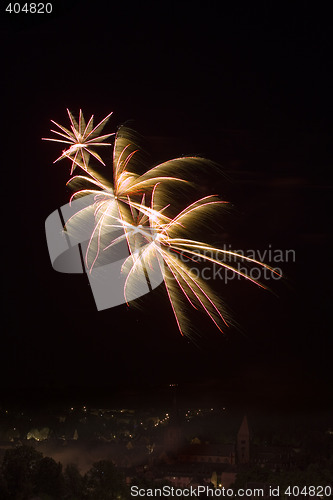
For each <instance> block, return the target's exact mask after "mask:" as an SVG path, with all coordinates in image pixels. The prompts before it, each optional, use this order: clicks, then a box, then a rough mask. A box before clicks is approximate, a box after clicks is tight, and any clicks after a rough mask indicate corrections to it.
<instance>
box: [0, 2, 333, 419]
mask: <svg viewBox="0 0 333 500" xmlns="http://www.w3.org/2000/svg"><path fill="white" fill-rule="evenodd" d="M67 4H70V6H68V5H67ZM221 5H222V8H221V9H218V8H217V6H218V3H217V2H193V1H192V2H171V1H170V2H155V3H151V4H149V3H147V2H138V3H137V4H132V3H131V2H112V1H110V2H98V1H97V2H92V1H80V2H79V1H70V2H59V1H57V2H56V5H54V6H53V13H52V14H51V15H47V14H43V15H42V14H40V15H37V14H35V15H33V14H20V15H18V14H14V13H13V14H8V13H5V12H4V4H2V7H1V9H2V12H1V17H2V21H1V31H2V37H3V40H2V42H1V52H2V76H1V85H2V98H3V99H2V101H3V102H2V107H1V109H2V123H3V126H4V128H3V132H2V135H1V139H2V140H1V163H2V169H1V171H2V179H4V181H3V183H2V184H3V194H4V197H5V201H4V203H3V205H2V207H3V212H2V213H3V215H4V217H3V238H2V241H3V243H2V247H3V250H4V256H3V260H2V268H3V272H4V275H5V280H4V287H3V289H4V293H3V301H4V302H5V308H4V311H3V313H2V323H3V325H4V327H3V328H2V333H1V351H0V356H1V358H0V370H1V376H0V389H1V392H0V404H1V401H2V400H3V401H7V400H8V401H9V400H10V401H12V402H15V403H16V404H21V403H22V405H26V404H29V403H31V404H32V403H34V402H41V401H42V402H43V404H44V403H46V404H49V403H50V404H51V403H52V402H53V401H58V402H59V401H60V402H61V401H65V400H66V401H67V400H74V399H77V400H78V401H87V402H90V401H91V402H93V401H103V402H105V404H108V403H109V404H110V406H112V404H113V403H114V401H115V399H112V398H114V397H116V396H115V395H118V396H117V397H119V398H122V401H123V402H124V404H126V405H127V406H131V404H137V403H138V401H141V403H142V404H143V405H144V404H147V405H148V404H150V403H151V401H152V400H153V399H154V394H155V396H156V394H161V397H163V387H165V386H167V385H168V384H169V383H178V384H179V391H180V393H181V397H182V398H184V399H186V398H187V400H188V401H191V402H193V404H194V403H197V402H200V403H203V404H206V403H207V404H211V403H213V402H214V403H215V402H216V403H217V404H221V405H222V404H223V403H224V402H225V401H227V402H229V403H230V404H238V405H244V406H247V405H251V404H252V405H254V406H255V405H257V406H258V407H259V406H260V407H261V406H263V407H265V406H273V407H274V408H283V409H288V408H291V407H292V408H310V409H312V410H314V411H316V410H317V409H320V408H328V407H331V406H332V400H333V398H332V389H331V387H332V384H333V376H332V373H333V368H332V353H331V352H332V333H331V301H330V295H331V281H330V279H329V276H328V275H329V273H330V271H331V246H330V243H329V232H330V226H331V218H330V216H329V208H330V203H329V202H330V199H331V198H330V197H331V195H332V190H331V186H332V185H331V184H330V181H329V175H330V173H331V168H332V156H331V154H330V152H329V147H330V146H331V139H332V137H331V131H332V113H331V109H330V97H331V88H332V81H331V77H332V68H331V67H330V57H329V56H330V54H329V52H330V50H329V47H330V40H329V33H330V27H329V25H328V18H329V16H328V11H325V10H324V9H323V4H322V5H321V6H320V4H319V5H318V4H315V3H311V2H302V6H301V7H300V6H297V4H294V5H292V6H291V5H288V4H287V3H286V4H285V5H284V6H283V5H281V4H277V3H273V2H255V3H251V2H243V3H242V2H228V3H227V2H223V3H222V4H221ZM67 107H68V108H69V109H70V110H71V111H72V112H73V113H74V114H77V113H78V111H79V109H80V108H82V109H83V111H84V113H85V116H90V114H92V113H94V114H95V115H96V118H97V119H98V118H100V119H102V118H103V117H104V116H105V115H106V114H108V113H109V112H110V111H113V113H114V114H113V116H112V117H111V119H110V121H109V124H108V126H107V129H106V130H107V131H110V132H113V131H115V130H116V129H117V127H118V126H120V125H121V124H122V123H124V122H127V121H128V124H129V125H130V126H132V127H133V128H134V129H136V130H137V131H138V132H139V133H140V134H142V135H143V136H144V137H145V139H146V146H147V149H148V150H149V152H150V154H151V165H154V164H156V163H157V162H160V161H163V160H167V159H169V158H172V157H175V156H180V155H200V156H204V157H207V158H210V159H212V160H214V161H216V162H217V163H218V164H219V165H221V172H223V175H222V174H221V175H215V174H214V175H215V177H214V176H211V174H210V173H208V172H207V176H206V178H205V180H204V182H201V183H200V196H203V195H204V194H201V193H205V194H211V193H213V194H214V193H218V194H219V195H220V196H221V197H222V198H223V199H226V200H228V201H230V202H231V205H232V207H231V210H230V212H229V213H228V214H223V216H221V217H222V219H221V221H218V223H219V225H218V227H219V229H214V231H215V233H214V238H215V241H219V242H220V244H223V243H227V244H229V243H230V244H232V246H233V247H234V248H236V249H259V250H264V249H267V248H268V247H269V245H271V247H272V248H275V249H281V250H286V249H293V250H295V255H296V259H295V262H287V263H283V264H281V268H282V269H283V273H284V276H285V279H284V280H283V281H282V280H281V281H276V282H272V281H271V282H269V283H268V286H269V287H270V289H271V292H268V291H263V290H261V289H259V288H257V287H255V286H254V285H251V284H248V283H244V282H241V281H236V282H233V283H230V284H228V285H227V286H222V284H221V283H219V284H217V285H216V286H217V287H218V289H217V291H218V293H221V294H222V296H223V297H224V299H225V301H226V303H227V305H228V306H229V308H230V310H231V311H232V314H233V317H234V319H235V321H236V322H237V327H235V328H231V329H229V330H228V331H227V333H226V335H225V336H222V335H221V334H220V333H219V332H218V331H217V330H216V329H215V328H214V326H213V324H211V323H210V322H209V320H208V319H207V320H206V318H204V317H199V316H197V315H195V316H193V320H194V322H195V324H196V329H197V330H198V331H199V333H200V334H201V335H200V338H199V339H198V341H197V342H196V343H193V342H188V340H187V339H186V338H183V337H181V335H180V334H179V332H178V330H177V326H176V323H175V321H174V318H173V316H172V311H171V308H170V305H169V304H168V301H167V298H166V296H165V293H164V292H163V290H158V291H156V293H155V292H154V293H152V294H150V295H149V296H146V297H145V298H144V300H142V301H141V303H140V307H139V308H136V307H135V308H132V307H131V308H128V307H127V306H126V305H124V306H119V307H117V308H114V309H109V310H105V311H102V312H97V310H96V307H95V304H94V301H93V297H92V294H91V290H90V289H89V285H88V280H87V277H86V276H84V275H65V274H60V273H56V272H55V271H54V270H53V269H52V266H51V263H50V260H49V256H48V250H47V245H46V239H45V230H44V224H45V219H46V218H47V216H48V215H49V214H50V213H51V212H53V211H54V210H56V209H57V208H58V207H60V206H62V205H64V204H65V203H67V202H68V199H69V196H70V192H69V190H68V189H67V188H66V187H65V183H66V182H67V180H68V178H69V164H68V163H66V162H60V163H58V164H56V165H53V164H52V162H53V161H54V159H55V158H56V156H57V155H59V154H60V151H61V150H60V148H61V145H60V146H59V147H57V146H55V145H54V144H52V143H46V142H42V141H41V137H48V136H50V132H49V130H50V126H51V123H50V120H51V119H53V120H55V121H56V122H58V123H61V124H64V125H65V126H67V120H68V118H67V114H66V108H67ZM175 196H177V193H175ZM199 236H202V234H201V235H200V234H199ZM161 288H162V287H161ZM156 401H158V396H156Z"/></svg>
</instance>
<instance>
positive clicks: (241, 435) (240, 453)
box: [237, 415, 250, 464]
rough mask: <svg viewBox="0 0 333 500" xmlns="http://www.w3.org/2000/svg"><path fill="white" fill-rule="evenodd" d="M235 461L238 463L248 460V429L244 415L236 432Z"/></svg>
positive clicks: (246, 462)
mask: <svg viewBox="0 0 333 500" xmlns="http://www.w3.org/2000/svg"><path fill="white" fill-rule="evenodd" d="M237 461H238V463H239V464H248V463H249V461H250V430H249V424H248V422H247V418H246V415H244V417H243V420H242V423H241V426H240V428H239V431H238V434H237Z"/></svg>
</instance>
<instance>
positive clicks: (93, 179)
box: [66, 127, 187, 271]
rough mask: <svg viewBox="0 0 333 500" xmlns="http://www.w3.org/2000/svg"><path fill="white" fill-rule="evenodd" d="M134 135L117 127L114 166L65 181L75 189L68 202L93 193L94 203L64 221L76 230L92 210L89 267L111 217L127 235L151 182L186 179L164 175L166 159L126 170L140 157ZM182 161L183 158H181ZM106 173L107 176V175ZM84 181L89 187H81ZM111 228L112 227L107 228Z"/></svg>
mask: <svg viewBox="0 0 333 500" xmlns="http://www.w3.org/2000/svg"><path fill="white" fill-rule="evenodd" d="M131 139H133V132H132V131H131V130H130V129H128V128H127V127H120V129H119V130H118V132H117V134H116V138H115V144H114V151H113V169H112V172H110V171H108V172H106V173H104V172H103V173H100V172H98V173H97V172H95V171H93V170H92V169H91V168H89V170H87V173H88V174H89V177H88V176H87V175H76V176H73V177H72V178H71V179H70V180H69V181H68V182H67V185H68V186H70V187H71V188H72V189H73V190H74V191H75V192H74V194H73V195H72V196H71V199H70V202H71V201H72V200H73V199H76V198H78V197H81V196H85V195H93V196H94V203H93V204H92V205H90V206H88V207H85V208H84V209H82V210H80V211H79V212H78V213H77V214H75V215H74V216H73V217H72V218H71V219H70V220H69V221H68V222H67V223H66V228H67V230H73V229H74V231H75V227H74V226H73V224H84V223H85V217H89V216H90V215H91V212H92V211H93V212H94V217H95V227H94V230H93V233H92V235H91V238H90V240H89V244H88V248H87V252H86V265H87V267H88V269H89V270H90V271H91V270H92V268H93V266H94V265H95V264H96V262H97V259H98V256H99V255H100V251H101V249H103V248H105V242H106V241H107V238H108V237H109V235H110V232H112V228H114V227H115V226H114V221H115V220H121V221H122V223H123V229H124V231H125V234H126V235H128V232H129V228H130V226H131V224H132V223H133V217H134V210H138V211H139V212H140V208H143V209H144V208H145V205H144V203H145V198H146V196H149V193H151V191H152V190H153V188H154V186H155V185H156V184H158V183H162V182H163V185H164V186H168V187H169V189H171V185H172V184H173V183H174V182H178V183H183V184H186V182H187V181H185V180H184V179H181V178H179V177H174V176H171V175H166V174H167V171H168V165H167V163H168V162H165V163H162V164H160V165H157V166H155V167H153V168H151V169H150V170H148V171H147V172H145V173H144V174H142V175H139V174H137V173H134V172H133V170H132V169H131V170H129V167H132V164H133V169H136V168H138V167H139V166H140V165H138V164H139V163H140V161H141V158H140V157H139V159H137V161H135V160H136V157H135V155H136V154H138V153H139V149H137V148H136V146H135V142H134V141H133V140H132V142H130V140H131ZM138 156H139V155H138ZM181 161H182V162H183V161H184V158H182V159H181ZM107 173H109V174H110V175H109V177H108V176H107ZM87 184H88V185H89V184H90V185H92V186H91V187H88V188H87V187H84V188H83V189H81V187H82V186H87ZM110 228H111V229H110ZM131 241H132V240H131V239H130V238H129V237H128V245H129V248H130V250H131V251H132V244H131Z"/></svg>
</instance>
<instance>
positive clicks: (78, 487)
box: [64, 464, 85, 500]
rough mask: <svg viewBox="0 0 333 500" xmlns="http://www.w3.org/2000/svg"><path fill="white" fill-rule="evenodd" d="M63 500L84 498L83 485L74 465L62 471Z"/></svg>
mask: <svg viewBox="0 0 333 500" xmlns="http://www.w3.org/2000/svg"><path fill="white" fill-rule="evenodd" d="M64 480H65V491H66V494H65V498H66V499H67V500H81V499H82V498H84V492H85V484H84V480H83V477H82V476H81V474H80V472H79V470H78V468H77V467H76V465H73V464H71V465H67V467H66V469H65V471H64Z"/></svg>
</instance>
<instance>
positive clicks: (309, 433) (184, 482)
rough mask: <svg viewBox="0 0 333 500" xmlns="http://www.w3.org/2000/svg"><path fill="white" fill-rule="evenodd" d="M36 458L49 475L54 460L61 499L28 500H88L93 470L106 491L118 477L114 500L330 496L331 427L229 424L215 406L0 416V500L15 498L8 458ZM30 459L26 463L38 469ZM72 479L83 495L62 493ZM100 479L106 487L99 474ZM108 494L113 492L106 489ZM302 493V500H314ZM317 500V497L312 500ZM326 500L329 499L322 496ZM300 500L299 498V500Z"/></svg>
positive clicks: (231, 417) (241, 420) (243, 420)
mask: <svg viewBox="0 0 333 500" xmlns="http://www.w3.org/2000/svg"><path fill="white" fill-rule="evenodd" d="M317 420H318V419H317ZM28 450H30V452H28ZM35 452H36V453H37V454H38V457H39V461H43V460H45V458H46V457H47V458H48V460H49V462H48V463H49V466H50V463H51V462H50V460H52V464H53V469H52V467H50V471H51V470H53V476H52V477H53V479H54V471H55V470H56V466H57V471H58V473H57V474H58V476H59V477H58V476H57V477H58V479H59V481H60V482H61V484H62V488H63V489H62V490H61V488H60V483H59V484H58V486H55V485H54V486H53V490H56V491H60V490H61V491H62V493H61V494H60V493H59V495H60V496H52V494H53V495H55V493H54V491H53V492H52V491H49V492H48V493H47V494H48V495H49V496H45V495H44V496H43V494H42V492H40V488H39V490H38V488H37V490H38V491H39V493H38V491H37V490H36V488H35V490H34V491H35V497H33V496H32V497H31V498H42V499H43V498H47V499H49V498H68V499H75V498H77V499H79V498H82V499H84V498H98V497H97V496H89V491H90V494H91V492H92V491H94V487H92V486H91V481H90V483H89V481H88V479H87V478H90V479H91V476H93V472H92V471H94V473H95V476H96V474H97V476H98V473H97V472H96V471H101V470H102V469H103V467H104V468H105V467H109V468H110V467H111V468H112V471H113V472H112V474H111V475H110V481H111V483H112V484H113V485H114V484H115V479H114V478H115V476H114V474H118V476H117V477H118V478H121V481H120V483H121V484H122V485H123V488H124V489H122V490H121V491H122V493H121V494H120V496H119V495H118V496H117V498H118V499H119V498H122V497H124V498H125V497H126V495H127V496H128V495H129V491H130V486H131V485H141V486H142V485H145V486H144V488H146V489H147V488H148V487H150V488H153V486H154V487H156V485H157V486H158V485H160V486H161V485H169V486H173V487H175V488H178V489H179V488H180V489H184V488H188V487H190V486H191V487H192V488H195V487H198V486H207V487H208V486H209V487H210V488H213V489H222V488H225V489H228V490H230V491H231V489H233V490H234V491H236V490H237V489H239V488H247V489H248V490H249V491H251V488H252V489H256V488H257V489H260V491H262V492H263V495H261V496H264V497H269V496H270V495H269V490H268V489H269V487H271V488H272V487H274V486H279V487H280V488H281V491H279V496H280V497H281V498H284V496H283V494H281V492H282V493H283V491H285V489H286V488H287V487H288V486H289V485H291V486H294V487H296V486H297V487H299V488H304V487H310V486H313V487H317V486H322V487H326V490H325V491H326V493H327V492H330V494H331V493H332V492H333V484H332V479H333V426H331V427H330V425H329V418H328V417H327V418H323V419H321V420H320V419H319V422H317V424H314V423H313V421H312V420H311V418H310V417H309V419H308V421H306V418H305V417H304V418H302V416H295V417H294V419H293V420H292V421H291V420H290V421H288V419H283V418H280V417H279V416H270V417H269V418H268V417H265V418H261V419H260V417H258V416H255V415H252V417H251V416H250V415H247V414H245V413H244V414H241V413H240V412H238V414H237V415H236V414H235V412H232V410H231V409H229V408H227V407H223V406H221V407H218V408H216V407H215V408H187V409H185V408H179V407H178V405H177V402H176V401H175V402H174V404H173V405H172V407H170V408H169V409H158V410H154V409H149V410H142V409H126V408H121V409H109V408H91V407H88V406H71V407H68V408H65V409H62V410H61V411H58V412H54V411H52V412H49V413H48V412H37V411H20V412H19V411H17V410H16V411H13V410H11V409H10V408H1V409H0V463H2V466H1V469H0V470H1V473H0V493H1V491H2V490H1V487H2V488H3V491H4V494H2V495H0V498H1V499H2V498H4V499H5V498H21V497H19V496H17V497H16V496H13V495H12V496H11V492H10V487H11V485H10V484H11V483H10V481H11V475H10V474H12V469H10V471H11V472H8V471H9V469H8V467H9V466H8V463H11V462H10V460H11V459H12V460H14V459H15V463H16V464H17V463H19V462H20V460H23V462H24V463H25V464H26V463H27V460H28V458H27V456H28V457H30V455H29V453H30V454H31V453H35ZM22 457H23V458H22ZM36 457H37V455H36V456H35V458H34V464H36V463H37V462H38V460H37V458H36ZM43 457H44V458H43ZM28 461H29V460H28ZM38 463H39V462H38ZM98 464H99V465H98ZM101 468H102V469H101ZM45 470H46V479H45V481H44V482H45V484H47V485H48V486H47V487H46V489H47V488H50V484H52V481H51V480H48V479H47V474H48V473H49V472H50V471H49V472H48V469H47V467H46V469H45ZM108 470H109V469H108ZM73 471H75V474H76V476H77V481H78V483H80V484H81V483H82V484H81V486H80V488H81V490H80V491H81V493H78V492H77V493H76V494H74V493H73V492H72V493H71V494H69V493H68V491H69V490H70V488H71V487H70V486H68V481H69V479H68V475H69V473H70V472H71V474H72V475H73V474H74V472H73ZM44 472H45V471H44ZM102 472H103V475H104V477H105V478H106V477H107V473H106V471H104V469H103V471H102ZM109 472H110V470H109ZM50 473H51V472H50ZM104 473H105V474H104ZM8 474H9V477H7V476H8ZM51 475H52V474H51ZM36 477H37V476H36ZM38 477H41V475H40V474H39V475H38ZM66 478H67V479H66ZM66 481H67V482H66ZM71 481H72V482H73V478H72V479H71ZM71 481H70V482H71ZM77 481H76V483H77ZM87 481H88V482H87ZM66 484H67V486H66ZM87 484H90V487H88V486H87ZM117 484H118V483H117ZM1 485H2V486H1ZM84 485H86V486H85V487H86V491H85V492H84ZM16 486H17V485H16ZM16 486H15V487H16ZM72 486H73V485H72ZM76 486H77V487H78V485H77V484H76ZM104 486H105V488H107V486H106V485H104ZM15 487H14V489H15ZM98 487H101V485H100V484H99V483H98ZM6 488H7V489H6ZM59 488H60V490H59ZM66 488H67V490H68V488H69V490H68V491H67V493H66ZM89 488H90V489H89ZM109 488H110V491H111V490H112V488H113V486H112V487H111V486H109ZM126 488H127V489H126ZM328 488H330V489H328ZM282 490H283V491H282ZM6 491H7V493H6ZM112 491H113V490H112ZM133 491H134V493H135V491H136V492H137V491H138V490H133ZM140 491H141V492H143V491H146V490H145V489H141V490H140ZM311 491H315V490H311ZM325 491H324V493H325ZM32 493H33V490H31V494H32ZM294 493H295V491H294ZM305 493H308V497H309V498H310V496H311V497H313V496H317V495H314V494H311V493H310V494H309V491H305ZM319 493H320V492H319V490H318V497H320V496H321V495H319ZM6 494H8V496H7V497H6ZM113 494H114V493H112V495H113ZM36 495H37V496H36ZM38 495H39V496H38ZM61 495H62V496H61ZM75 495H76V496H75ZM80 495H81V496H80ZM141 496H143V494H142V495H141ZM148 496H149V495H148ZM200 496H205V495H200ZM247 496H249V495H247ZM296 496H297V495H296ZM325 496H328V495H325V494H323V495H322V496H321V497H325ZM285 497H286V498H288V494H287V495H286V496H285ZM291 497H292V498H293V496H291ZM306 497H307V495H304V492H303V495H302V498H306ZM22 498H23V497H22ZM24 498H30V497H29V496H27V497H24ZM100 498H101V499H102V498H109V496H101V497H100ZM110 498H116V497H115V496H110ZM289 498H290V496H289Z"/></svg>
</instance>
